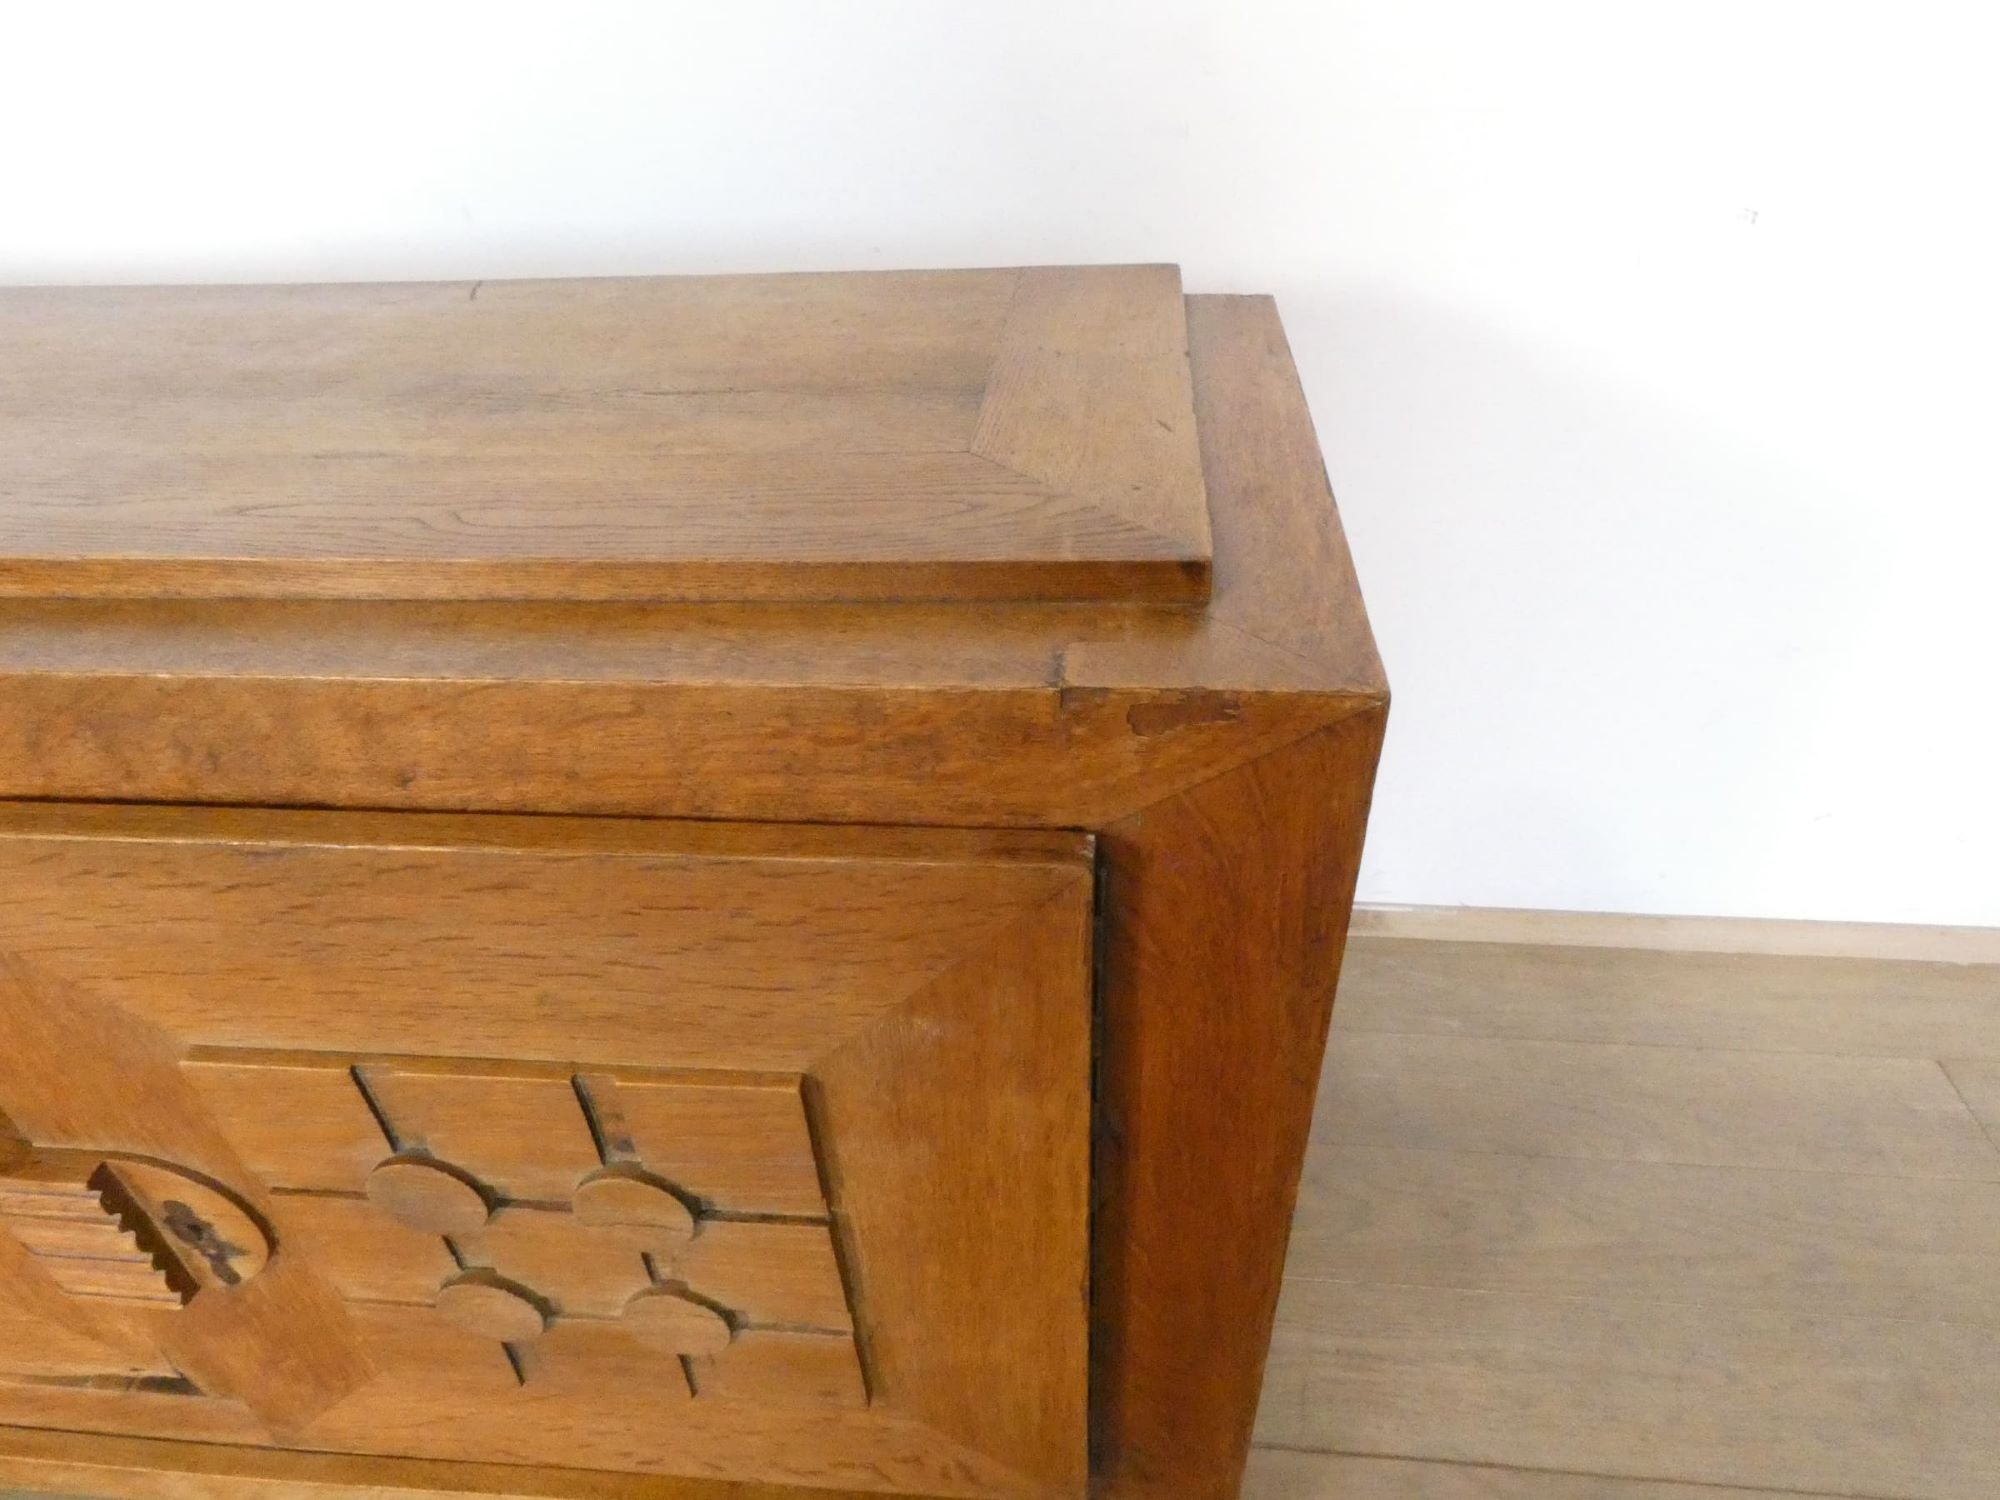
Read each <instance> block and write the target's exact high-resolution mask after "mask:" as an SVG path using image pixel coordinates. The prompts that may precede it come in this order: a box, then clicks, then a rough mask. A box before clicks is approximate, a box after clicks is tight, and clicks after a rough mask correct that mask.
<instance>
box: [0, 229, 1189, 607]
mask: <svg viewBox="0 0 2000 1500" xmlns="http://www.w3.org/2000/svg"><path fill="white" fill-rule="evenodd" d="M1017 303H1018V308H1019V310H1018V323H1019V326H1018V327H1016V326H1015V324H1016V314H1015V313H1013V312H1011V311H1010V309H1013V308H1014V307H1015V306H1016V304H1017ZM0 349H4V350H5V351H6V353H5V356H4V357H5V358H7V359H8V360H11V361H13V362H14V363H13V369H14V371H15V374H14V376H13V377H11V378H6V379H0V393H4V394H0V491H4V492H5V493H6V495H7V498H8V505H7V507H6V511H5V514H4V517H0V589H4V590H5V591H7V592H11V593H16V594H34V593H58V594H63V595H67V596H70V597H75V596H78V595H83V594H103V595H113V596H118V595H122V596H125V597H144V596H153V597H173V596H178V597H203V596H231V595H234V596H244V595H263V596H267V597H315V596H317V597H337V596H347V597H355V596H361V597H383V598H468V597H470V598H525V599H535V598H541V599H550V598H553V599H565V600H574V599H618V598H651V599H662V598H679V599H702V598H723V599H759V598H776V599H798V598H820V599H825V598H835V599H870V598H873V599H911V598H988V599H992V598H999V599H1077V598H1116V599H1124V598H1138V599H1173V600H1190V599H1199V598H1201V597H1203V596H1204V595H1205V593H1206V590H1207V578H1208V551H1207V547H1206V538H1207V523H1206V514H1205V512H1206V503H1207V502H1206V498H1205V496H1204V495H1203V493H1202V487H1201V472H1200V463H1199V459H1198V456H1197V453H1196V450H1195V445H1194V439H1193V432H1192V420H1191V418H1190V415H1189V396H1188V375H1187V361H1186V354H1185V338H1184V334H1183V331H1182V313H1181V296H1180V278H1179V275H1178V273H1176V272H1175V271H1174V270H1173V269H1172V268H1171V267H1124V268H1120V267H1096V268H1077V269H1073V270H1047V269H1045V270H1037V271H1033V272H1026V273H1024V272H1017V271H963V272H933V273H900V274H856V275H845V276H810V277H798V276H791V277H786V276H778V277H707V278H702V277H694V278H659V279H651V280H622V281H621V280H604V281H549V282H491V283H481V284H478V285H475V286H471V287H467V286H464V285H421V284H419V285H386V286H323V287H284V288H272V287H240V288H216V287H166V288H102V289H89V290H56V289H46V288H35V289H17V290H12V291H7V292H4V293H0ZM996 366H997V369H996ZM989 370H993V371H994V373H995V377H996V378H995V379H994V380H993V381H992V384H991V388H990V389H989V388H988V374H989ZM975 424H976V425H975ZM975 434H977V435H978V436H979V437H980V438H981V439H982V440H983V441H984V443H985V445H986V446H987V447H988V448H990V449H991V450H992V451H993V453H995V454H996V455H997V456H998V461H996V459H995V458H991V457H986V456H982V454H981V453H980V452H978V451H975V450H976V448H977V446H978V444H977V443H975ZM1128 510H1136V511H1137V512H1138V513H1139V515H1140V517H1141V518H1142V519H1140V520H1138V521H1134V520H1132V519H1128V516H1127V511H1128Z"/></svg>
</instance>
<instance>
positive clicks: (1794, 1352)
mask: <svg viewBox="0 0 2000 1500" xmlns="http://www.w3.org/2000/svg"><path fill="white" fill-rule="evenodd" d="M1425 946H1426V945H1424V944H1422V943H1416V942H1411V941H1406V940H1375V939H1370V940H1362V941H1357V943H1356V944H1355V946H1354V950H1353V952H1352V953H1351V955H1350V963H1349V977H1350V980H1351V982H1352V984H1353V986H1354V989H1353V994H1355V995H1361V996H1365V997H1366V1003H1365V1004H1364V1005H1362V1006H1359V1007H1357V1010H1356V1011H1355V1012H1352V1013H1350V1012H1348V1011H1346V1010H1345V1009H1343V1012H1342V1015H1341V1018H1340V1020H1339V1022H1338V1023H1337V1025H1336V1027H1335V1032H1334V1040H1333V1049H1332V1059H1333V1060H1332V1065H1331V1066H1330V1068H1329V1089H1330V1092H1329V1095H1328V1097H1327V1100H1326V1101H1325V1103H1326V1105H1327V1106H1328V1107H1329V1112H1328V1113H1327V1114H1326V1115H1325V1116H1324V1117H1323V1118H1322V1121H1321V1127H1320V1131H1319V1132H1318V1134H1319V1136H1320V1138H1319V1139H1318V1140H1316V1142H1315V1144H1314V1146H1313V1148H1312V1152H1311V1155H1310V1156H1309V1159H1308V1165H1307V1171H1306V1183H1305V1186H1304V1188H1303V1190H1302V1193H1301V1200H1300V1210H1299V1215H1298V1220H1297V1225H1296V1228H1295V1232H1294V1238H1293V1244H1292V1259H1291V1262H1290V1265H1289V1268H1288V1275H1289V1280H1288V1282H1287V1287H1286V1292H1285V1295H1284V1298H1283V1300H1282V1302H1281V1308H1280V1313H1279V1333H1278V1336H1277V1342H1276V1346H1275V1348H1274V1354H1273V1361H1272V1368H1271V1373H1270V1378H1269V1381H1268V1384H1267V1394H1266V1405H1265V1408H1264V1412H1263V1416H1262V1419H1261V1422H1260V1427H1259V1432H1260V1435H1261V1436H1262V1437H1263V1438H1264V1439H1265V1440H1266V1441H1270V1442H1275V1443H1280V1444H1284V1445H1287V1446H1294V1447H1297V1446H1303V1447H1312V1448H1328V1449H1338V1450H1344V1451H1345V1454H1347V1455H1353V1454H1372V1455H1378V1457H1374V1458H1365V1459H1364V1458H1359V1457H1352V1456H1338V1457H1335V1456H1327V1457H1314V1456H1311V1455H1301V1456H1287V1455H1282V1454H1260V1455H1259V1456H1258V1457H1257V1458H1256V1459H1255V1460H1254V1461H1253V1464H1252V1476H1253V1478H1252V1482H1251V1490H1250V1493H1253V1494H1254V1493H1257V1492H1258V1486H1259V1484H1260V1483H1261V1484H1263V1485H1264V1486H1265V1489H1266V1492H1268V1493H1272V1494H1279V1493H1291V1492H1297V1493H1302V1494H1307V1495H1310V1494H1314V1493H1328V1494H1333V1493H1347V1492H1349V1491H1350V1490H1351V1492H1353V1493H1356V1494H1360V1495H1375V1494H1381V1495H1385V1496H1402V1495H1436V1496H1439V1497H1449V1500H1457V1497H1458V1496H1460V1495H1474V1494H1477V1495H1486V1494H1494V1495H1510V1496H1511V1495H1515V1494H1519V1495H1523V1496H1526V1495H1535V1496H1541V1495H1544V1494H1547V1495H1556V1496H1568V1495H1579V1496H1582V1495H1590V1496H1595V1495H1599V1494H1602V1495H1605V1496H1608V1497H1616V1500H1623V1497H1624V1496H1625V1495H1627V1494H1632V1495H1635V1496H1643V1497H1646V1500H1652V1497H1654V1496H1655V1495H1659V1496H1662V1497H1665V1496H1672V1497H1674V1500H1680V1497H1681V1495H1682V1494H1683V1493H1685V1494H1686V1495H1687V1496H1688V1500H1694V1497H1696V1496H1705V1495H1708V1494H1711V1493H1722V1494H1730V1495H1735V1494H1738V1493H1742V1494H1756V1495H1762V1494H1766V1493H1770V1494H1787V1495H1790V1494H1802V1495H1811V1496H1815V1497H1818V1496H1835V1495H1838V1496H1847V1495H1870V1496H1883V1497H1894V1500H1937V1497H1955V1496H1971V1495H1974V1494H1980V1493H1990V1492H1991V1488H1992V1484H1993V1476H1994V1474H1995V1473H1996V1472H2000V1445H1996V1443H1995V1442H1994V1439H1993V1437H1992V1431H1991V1423H1990V1422H1988V1421H1986V1420H1985V1418H1984V1416H1982V1415H1980V1413H1982V1412H1983V1411H1984V1410H1985V1408H1986V1407H1987V1405H1989V1404H1990V1402H1991V1401H1992V1399H1993V1393H1992V1391H1991V1389H1990V1387H1991V1385H1992V1374H1991V1371H1992V1368H1993V1365H1994V1355H1995V1352H1996V1351H1995V1350H1994V1348H1993V1343H1994V1340H1995V1339H1996V1337H2000V1314H1997V1312H1996V1310H2000V1259H1996V1257H1995V1254H1994V1247H1995V1245H1996V1244H1997V1243H2000V1238H1996V1235H1997V1234H2000V1218H1996V1215H2000V1197H1996V1193H2000V1189H1996V1187H1995V1186H1994V1185H1993V1183H1992V1182H1991V1181H1990V1180H1981V1179H1980V1178H1979V1177H1978V1176H1975V1177H1973V1178H1968V1177H1966V1176H1964V1175H1961V1174H1962V1173H1963V1172H1964V1170H1965V1165H1966V1163H1967V1161H1968V1160H1971V1161H1972V1162H1973V1163H1974V1164H1975V1166H1976V1165H1977V1162H1978V1158H1977V1157H1976V1156H1975V1157H1972V1158H1968V1157H1966V1156H1965V1154H1964V1152H1965V1151H1966V1149H1967V1142H1968V1141H1969V1140H1970V1141H1976V1142H1977V1143H1978V1146H1979V1148H1980V1149H1984V1150H1988V1151H1992V1149H1993V1148H1991V1147H1989V1146H1987V1145H1986V1144H1985V1142H1984V1140H1983V1139H1982V1138H1980V1137H1979V1136H1978V1134H1977V1127H1976V1125H1975V1123H1974V1115H1975V1113H1976V1112H1977V1111H1978V1109H1979V1108H1980V1107H1981V1106H1982V1104H1983V1103H1984V1097H1985V1096H1984V1091H1983V1087H1982V1080H1983V1077H1984V1075H1985V1073H1987V1072H1990V1070H1991V1065H1990V1064H1989V1063H1986V1062H1984V1061H1979V1060H1974V1061H1971V1062H1966V1061H1963V1060H1960V1059H1953V1058H1942V1059H1941V1058H1938V1057H1935V1056H1933V1057H1925V1056H1923V1055H1922V1051H1921V1049H1922V1048H1923V1047H1925V1046H1926V1045H1933V1044H1937V1043H1953V1042H1962V1041H1964V1040H1965V1039H1967V1038H1973V1037H1976V1036H1978V1035H1979V1034H1980V1031H1981V1028H1983V1027H1984V1026H1985V1025H1986V1024H1987V1020H1988V1017H1987V1016H1986V1014H1985V1013H1986V1012H1987V1011H1988V1010H1989V1009H1990V1008H1991V1001H1992V997H1993V991H1992V990H1991V989H1990V988H1988V987H1986V986H1984V985H1982V984H1980V983H1978V982H1977V980H1978V979H1979V978H1981V977H1982V976H1981V975H1980V974H1979V972H1978V970H1977V969H1966V968H1962V967H1957V966H1949V965H1939V964H1932V963H1915V962H1912V963H1894V962H1884V961H1880V960H1875V959H1855V960H1849V961H1841V962H1833V961H1829V960H1828V959H1826V958H1825V957H1822V956H1800V957H1790V958H1780V957H1774V956H1771V955H1762V954H1760V955H1747V956H1743V957H1741V958H1740V959H1739V960H1737V961H1735V962H1731V961H1729V960H1728V959H1726V958H1724V957H1722V956H1719V955H1716V954H1713V953H1707V952H1675V953H1643V952H1631V951H1627V952H1622V953H1621V952H1617V951H1611V950H1597V951H1596V952H1595V953H1584V954H1581V955H1578V957H1579V958H1580V959H1581V961H1579V962H1571V961H1570V960H1569V959H1568V958H1567V957H1566V956H1565V955H1563V954H1561V953H1552V952H1550V951H1549V945H1545V944H1543V945H1520V946H1518V947H1512V948H1510V947H1508V946H1507V945H1501V944H1494V943H1459V942H1444V943H1438V944H1435V945H1430V946H1431V947H1432V950H1433V951H1429V952H1425V951H1421V950H1422V949H1423V948H1424V947H1425ZM1968 981H1972V982H1968ZM1399 982H1406V983H1407V990H1406V993H1407V996H1408V1002H1409V1006H1408V1012H1407V1019H1409V1020H1411V1021H1412V1022H1413V1024H1415V1025H1417V1026H1420V1027H1421V1028H1422V1034H1410V1033H1395V1032H1384V1031H1376V1030H1365V1029H1362V1028H1364V1027H1377V1026H1381V1025H1383V1024H1385V1023H1386V1024H1394V1023H1395V1022H1396V1021H1397V1020H1398V1019H1401V1018H1403V1016H1402V1015H1401V1013H1399V1012H1398V1010H1397V1008H1396V1001H1397V993H1398V990H1397V987H1398V984H1399ZM1345 1003H1346V1000H1345V998H1344V999H1343V1007H1344V1006H1345ZM1904 1016H1908V1017H1910V1018H1911V1021H1912V1024H1911V1026H1910V1027H1909V1028H1908V1029H1907V1030H1906V1029H1904V1028H1902V1027H1900V1026H1899V1025H1898V1021H1899V1019H1900V1018H1902V1017H1904ZM1816 1020H1819V1021H1823V1022H1824V1023H1825V1042H1826V1050H1824V1051H1821V1052H1817V1053H1815V1052H1811V1051H1808V1050H1805V1049H1806V1048H1807V1047H1808V1046H1809V1045H1810V1043H1811V1041H1812V1028H1813V1025H1814V1022H1815V1021H1816ZM1613 1026H1615V1027H1617V1028H1619V1030H1618V1031H1616V1032H1614V1033H1613V1034H1618V1035H1630V1036H1634V1037H1647V1038H1651V1039H1652V1041H1651V1044H1650V1045H1644V1046H1638V1045H1623V1044H1619V1045H1604V1044H1602V1043H1599V1042H1586V1043H1577V1042H1573V1041H1570V1040H1568V1039H1567V1038H1568V1036H1571V1035H1578V1036H1584V1037H1599V1036H1603V1035H1604V1034H1605V1033H1606V1031H1607V1028H1609V1027H1613ZM1481 1031H1495V1032H1503V1033H1506V1034H1503V1035H1498V1036H1485V1037H1480V1036H1478V1035H1477V1033H1479V1032H1481ZM1453 1032H1464V1033H1468V1035H1467V1036H1462V1037H1456V1038H1454V1037H1452V1036H1450V1035H1449V1034H1450V1033H1453ZM1405 1043H1414V1044H1416V1045H1414V1046H1411V1047H1408V1048H1407V1049H1406V1048H1405V1046H1404V1044H1405ZM1439 1044H1443V1045H1446V1046H1448V1047H1454V1048H1456V1047H1469V1048H1472V1047H1476V1048H1478V1049H1480V1058H1479V1061H1478V1062H1477V1063H1476V1064H1474V1063H1470V1060H1469V1058H1468V1059H1466V1061H1467V1063H1468V1065H1471V1066H1475V1067H1476V1068H1477V1069H1478V1070H1479V1071H1480V1072H1481V1073H1482V1074H1483V1075H1484V1076H1485V1078H1486V1080H1487V1083H1488V1086H1489V1088H1488V1092H1489V1098H1490V1102H1489V1103H1487V1104H1482V1105H1479V1106H1477V1107H1475V1108H1472V1109H1468V1108H1466V1107H1465V1103H1466V1101H1467V1100H1468V1099H1469V1092H1468V1091H1466V1090H1464V1089H1463V1087H1462V1083H1461V1081H1460V1080H1459V1079H1458V1078H1457V1077H1456V1076H1455V1073H1456V1066H1457V1065H1456V1064H1453V1066H1452V1067H1448V1068H1442V1069H1441V1065H1440V1061H1439V1057H1438V1055H1437V1054H1436V1053H1435V1052H1434V1051H1432V1050H1431V1049H1432V1048H1434V1047H1435V1046H1437V1045H1439ZM1870 1049H1874V1050H1873V1051H1871V1050H1870ZM1349 1054H1353V1055H1354V1056H1355V1057H1356V1058H1358V1059H1359V1061H1358V1062H1353V1063H1346V1064H1344V1063H1343V1058H1345V1057H1347V1056H1348V1055H1349ZM1717 1058H1721V1059H1724V1060H1725V1061H1726V1063H1727V1067H1728V1072H1729V1079H1728V1081H1727V1083H1726V1086H1723V1087H1712V1086H1711V1087H1684V1086H1683V1087H1667V1086H1665V1084H1666V1083H1667V1082H1668V1081H1671V1080H1675V1079H1678V1080H1680V1081H1681V1083H1682V1084H1685V1083H1687V1082H1688V1081H1690V1080H1693V1079H1697V1078H1699V1077H1701V1076H1702V1075H1701V1072H1700V1070H1701V1069H1704V1068H1707V1067H1709V1066H1711V1065H1712V1064H1713V1063H1714V1060H1715V1059H1717ZM1690 1069H1693V1070H1694V1071H1690ZM1441 1071H1443V1072H1444V1073H1445V1074H1446V1076H1445V1077H1443V1078H1440V1077H1439V1076H1438V1075H1439V1074H1440V1072H1441ZM1947 1077H1949V1081H1950V1082H1949V1083H1947V1084H1946V1086H1945V1087H1946V1091H1945V1092H1939V1091H1938V1090H1937V1089H1936V1088H1935V1087H1934V1086H1935V1085H1937V1084H1939V1083H1941V1082H1944V1081H1945V1080H1946V1079H1947ZM1952 1083H1955V1084H1956V1085H1957V1087H1956V1089H1955V1090H1952V1089H1951V1088H1950V1084H1952ZM1912 1087H1914V1088H1915V1090H1916V1091H1915V1092H1912V1091H1911V1089H1912ZM1961 1096H1962V1097H1961ZM1628 1103H1629V1108H1630V1114H1629V1115H1627V1114H1623V1113H1621V1111H1622V1110H1623V1109H1625V1108H1626V1107H1627V1105H1628ZM1641 1117H1644V1118H1645V1119H1646V1126H1645V1128H1644V1129H1635V1128H1632V1122H1633V1121H1635V1120H1638V1119H1640V1118H1641ZM1607 1127H1608V1128H1607ZM1968 1132H1970V1133H1969V1134H1968ZM1445 1138H1450V1141H1451V1143H1450V1144H1447V1143H1446V1140H1445ZM1370 1139H1375V1140H1378V1141H1379V1142H1380V1143H1379V1144H1366V1142H1367V1141H1368V1140H1370ZM1579 1141H1581V1142H1583V1143H1586V1144H1587V1145H1588V1148H1589V1152H1590V1154H1589V1155H1588V1156H1577V1155H1561V1154H1557V1155H1548V1154H1529V1153H1541V1152H1548V1151H1552V1150H1553V1151H1556V1152H1561V1151H1563V1150H1565V1149H1567V1148H1572V1147H1574V1146H1575V1145H1577V1144H1578V1143H1579ZM1663 1145H1665V1146H1669V1147H1671V1148H1672V1149H1673V1150H1675V1151H1677V1152H1682V1153H1685V1154H1688V1155H1690V1156H1692V1157H1694V1158H1696V1160H1694V1161H1692V1162H1689V1163H1686V1164H1680V1163H1674V1162H1663V1161H1659V1160H1655V1159H1653V1158H1655V1157H1656V1156H1657V1155H1659V1154H1660V1148H1661V1147H1662V1146H1663ZM1767 1148H1768V1149H1769V1150H1771V1151H1773V1152H1774V1153H1776V1154H1777V1155H1780V1156H1784V1157H1789V1158H1792V1159H1793V1165H1791V1166H1787V1167H1779V1166H1774V1165H1771V1164H1769V1163H1766V1164H1763V1165H1756V1164H1742V1165H1732V1164H1727V1163H1730V1162H1732V1161H1735V1160H1737V1159H1739V1158H1741V1157H1743V1156H1744V1155H1746V1154H1747V1153H1752V1152H1756V1151H1761V1150H1765V1149H1767ZM1993 1154H1994V1157H1995V1159H2000V1152H1994V1153H1993ZM1399 1459H1400V1460H1403V1461H1401V1462H1398V1461H1397V1460H1399ZM1420 1460H1421V1461H1420ZM1558 1471H1569V1472H1566V1473H1565V1472H1558ZM1260 1473H1261V1474H1262V1475H1263V1476H1265V1477H1263V1478H1261V1479H1260V1478H1259V1477H1258V1476H1259V1475H1260ZM1600 1476H1603V1477H1600ZM1288 1485H1289V1486H1294V1487H1295V1491H1294V1490H1288V1489H1287V1488H1285V1486H1288ZM1274 1486H1275V1487H1274ZM1342 1486H1347V1487H1348V1488H1347V1489H1343V1488H1342Z"/></svg>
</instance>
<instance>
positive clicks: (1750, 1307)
mask: <svg viewBox="0 0 2000 1500" xmlns="http://www.w3.org/2000/svg"><path fill="white" fill-rule="evenodd" d="M1294 1283H1296V1284H1298V1285H1300V1286H1352V1287H1366V1288H1372V1289H1375V1290H1379V1291H1390V1292H1456V1293H1459V1294H1461V1295H1463V1296H1468V1297H1514V1298H1518V1299H1519V1300H1521V1301H1526V1302H1574V1303H1585V1304H1610V1305H1615V1306H1618V1307H1671V1308H1678V1309H1681V1310H1683V1311H1688V1312H1711V1313H1764V1314H1767V1315H1770V1316H1773V1317H1780V1318H1802V1319H1812V1320H1816V1321H1828V1322H1833V1321H1838V1322H1844V1323H1897V1324H1902V1325H1904V1326H1907V1327H1910V1328H1962V1329H1964V1330H1965V1331H1966V1332H1968V1333H1984V1334H2000V1326H1996V1325H1995V1324H1992V1323H1969V1322H1967V1321H1965V1320H1964V1319H1963V1318H1912V1317H1905V1316H1899V1315H1898V1314H1895V1313H1878V1312H1853V1311H1846V1310H1842V1309H1835V1308H1826V1309H1821V1310H1819V1311H1813V1312H1808V1311H1803V1310H1801V1309H1799V1308H1796V1307H1786V1306H1783V1305H1782V1304H1773V1303H1765V1302H1683V1301H1681V1300H1680V1299H1679V1298H1676V1297H1630V1296H1619V1295H1612V1294H1610V1293H1604V1292H1543V1291H1529V1290H1526V1289H1524V1288H1521V1287H1511V1286H1476V1285H1468V1284H1466V1283H1464V1282H1456V1281H1366V1280H1363V1279H1361V1278H1360V1277H1355V1276H1310V1275H1298V1274H1294V1273H1292V1272H1289V1271H1288V1272H1286V1273H1285V1276H1284V1278H1283V1280H1282V1281H1281V1282H1280V1287H1281V1288H1282V1287H1284V1286H1289V1285H1292V1284H1294ZM1274 1326H1275V1327H1277V1328H1283V1329H1306V1330H1308V1331H1309V1330H1310V1325H1309V1324H1303V1323H1298V1322H1294V1321H1291V1320H1289V1319H1287V1318H1286V1317H1285V1316H1284V1311H1283V1303H1282V1302H1281V1303H1280V1304H1279V1313H1278V1317H1277V1321H1276V1323H1275V1325H1274Z"/></svg>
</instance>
